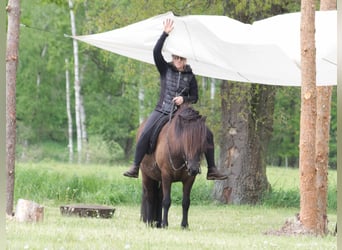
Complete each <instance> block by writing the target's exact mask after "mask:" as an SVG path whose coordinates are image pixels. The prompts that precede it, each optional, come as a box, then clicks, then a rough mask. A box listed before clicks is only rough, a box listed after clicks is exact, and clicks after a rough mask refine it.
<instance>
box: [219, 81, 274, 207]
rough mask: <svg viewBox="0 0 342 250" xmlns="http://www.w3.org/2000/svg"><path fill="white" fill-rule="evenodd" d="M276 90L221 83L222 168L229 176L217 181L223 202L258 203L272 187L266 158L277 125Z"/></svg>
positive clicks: (267, 87)
mask: <svg viewBox="0 0 342 250" xmlns="http://www.w3.org/2000/svg"><path fill="white" fill-rule="evenodd" d="M246 93H252V94H251V95H247V94H246ZM274 94H275V89H274V88H273V87H270V86H263V85H250V84H240V83H232V82H227V81H223V83H222V85H221V96H222V105H221V108H222V129H223V131H222V136H221V140H220V147H221V152H220V163H219V168H220V169H221V171H222V170H224V171H226V172H227V173H228V176H229V178H228V180H226V181H219V182H216V183H215V190H214V195H215V198H216V199H218V200H220V201H221V202H224V203H232V204H256V203H258V202H259V201H260V199H261V197H262V195H263V193H264V192H265V191H266V190H267V188H268V181H267V177H266V159H265V158H266V147H267V144H268V141H269V138H270V135H271V130H272V125H273V124H272V123H273V119H272V117H273V109H274ZM248 96H252V98H249V97H248Z"/></svg>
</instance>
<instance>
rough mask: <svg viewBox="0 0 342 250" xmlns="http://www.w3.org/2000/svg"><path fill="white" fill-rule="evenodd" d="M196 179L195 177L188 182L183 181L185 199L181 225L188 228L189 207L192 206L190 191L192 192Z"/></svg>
mask: <svg viewBox="0 0 342 250" xmlns="http://www.w3.org/2000/svg"><path fill="white" fill-rule="evenodd" d="M194 180H195V179H193V180H190V181H187V182H183V200H182V209H183V217H182V223H181V227H182V228H183V229H186V228H188V227H189V223H188V213H189V207H190V193H191V188H192V185H193V183H194Z"/></svg>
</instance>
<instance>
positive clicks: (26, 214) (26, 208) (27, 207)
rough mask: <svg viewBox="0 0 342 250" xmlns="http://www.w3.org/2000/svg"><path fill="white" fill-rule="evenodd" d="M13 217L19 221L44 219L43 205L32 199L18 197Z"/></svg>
mask: <svg viewBox="0 0 342 250" xmlns="http://www.w3.org/2000/svg"><path fill="white" fill-rule="evenodd" d="M14 217H15V219H16V221H19V222H40V221H43V219H44V207H43V206H41V205H39V204H38V203H36V202H33V201H29V200H24V199H19V200H18V203H17V207H16V211H15V215H14Z"/></svg>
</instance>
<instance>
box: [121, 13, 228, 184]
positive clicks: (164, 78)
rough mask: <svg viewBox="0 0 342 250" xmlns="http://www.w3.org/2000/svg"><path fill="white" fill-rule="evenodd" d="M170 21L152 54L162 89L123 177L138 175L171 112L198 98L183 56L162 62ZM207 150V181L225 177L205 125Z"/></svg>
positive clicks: (166, 24)
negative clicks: (220, 170) (145, 157)
mask: <svg viewBox="0 0 342 250" xmlns="http://www.w3.org/2000/svg"><path fill="white" fill-rule="evenodd" d="M173 28H174V26H173V21H172V20H171V19H167V20H166V21H165V22H164V32H163V33H162V35H161V37H160V38H159V40H158V41H157V43H156V45H155V47H154V50H153V57H154V61H155V64H156V67H157V69H158V71H159V73H160V80H161V90H160V97H159V101H158V103H157V106H156V108H155V110H154V111H153V112H152V114H151V115H150V117H149V118H148V120H147V121H146V123H145V126H144V129H143V131H142V133H141V135H140V137H139V139H138V142H137V146H136V151H135V157H134V163H133V165H132V166H131V167H130V169H129V170H128V171H126V172H125V173H124V176H127V177H133V178H138V176H139V165H140V163H141V161H142V160H143V158H144V156H145V154H147V153H148V152H149V150H150V148H149V144H150V139H151V137H152V135H153V134H154V133H155V131H156V130H158V129H160V128H161V126H162V125H164V124H165V121H167V119H165V118H167V117H168V116H169V115H170V114H171V115H172V114H173V113H174V112H175V111H176V110H177V108H178V107H179V106H180V105H182V104H183V103H196V102H197V100H198V86H197V81H196V78H195V75H194V74H193V72H192V69H191V67H190V66H189V65H187V64H186V58H184V57H181V56H179V55H172V62H171V63H168V62H166V61H165V59H164V57H163V55H162V52H161V51H162V48H163V45H164V42H165V40H166V38H167V37H168V35H169V33H170V32H171V31H172V30H173ZM207 144H208V147H207V150H206V152H205V157H206V160H207V164H208V172H207V179H208V180H224V179H227V178H228V176H227V175H225V174H221V173H220V172H219V171H218V169H217V168H216V166H215V159H214V155H215V154H214V138H213V134H212V132H211V131H210V130H209V129H208V128H207Z"/></svg>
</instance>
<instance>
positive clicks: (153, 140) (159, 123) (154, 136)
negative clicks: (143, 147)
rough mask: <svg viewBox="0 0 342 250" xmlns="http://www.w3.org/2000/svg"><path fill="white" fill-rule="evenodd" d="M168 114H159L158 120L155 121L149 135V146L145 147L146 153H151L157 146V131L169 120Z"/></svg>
mask: <svg viewBox="0 0 342 250" xmlns="http://www.w3.org/2000/svg"><path fill="white" fill-rule="evenodd" d="M169 119H170V116H169V115H164V116H161V117H160V118H159V119H158V121H156V123H155V125H154V129H153V134H152V135H151V137H150V142H149V147H148V149H147V154H152V153H153V152H154V150H155V149H156V146H157V140H158V136H159V133H160V131H161V129H162V128H163V127H164V125H165V124H166V123H167V122H168V121H169Z"/></svg>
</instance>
